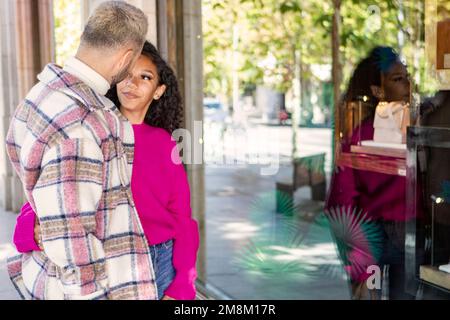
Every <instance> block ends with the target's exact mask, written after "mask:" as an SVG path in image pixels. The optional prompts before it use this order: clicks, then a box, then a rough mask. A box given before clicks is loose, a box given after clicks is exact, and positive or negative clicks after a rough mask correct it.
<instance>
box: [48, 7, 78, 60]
mask: <svg viewBox="0 0 450 320" xmlns="http://www.w3.org/2000/svg"><path fill="white" fill-rule="evenodd" d="M53 15H54V23H55V47H56V63H57V64H59V65H63V64H64V62H65V61H66V60H67V58H69V57H70V56H73V55H74V54H75V53H76V50H77V47H78V44H79V42H80V36H81V8H80V1H79V0H58V1H53Z"/></svg>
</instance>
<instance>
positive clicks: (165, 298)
mask: <svg viewBox="0 0 450 320" xmlns="http://www.w3.org/2000/svg"><path fill="white" fill-rule="evenodd" d="M161 300H175V299H174V298H171V297H169V296H166V295H164V296H163V297H162V299H161Z"/></svg>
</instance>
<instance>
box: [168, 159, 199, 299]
mask: <svg viewBox="0 0 450 320" xmlns="http://www.w3.org/2000/svg"><path fill="white" fill-rule="evenodd" d="M174 166H175V169H174V171H175V172H174V180H173V188H172V196H171V201H170V204H169V208H168V209H169V210H170V211H171V212H172V213H173V214H174V215H175V217H176V220H177V231H176V235H175V239H174V244H173V258H172V262H173V266H174V268H175V271H176V275H175V278H174V280H173V281H172V283H171V284H170V286H169V287H168V288H167V290H166V291H165V294H166V295H167V296H169V297H171V298H174V299H177V300H194V299H195V295H196V289H195V280H196V278H197V270H196V261H197V251H198V247H199V232H198V225H197V222H196V221H195V220H194V219H192V213H191V207H190V191H189V183H188V179H187V175H186V172H185V170H184V167H183V165H182V164H179V165H174Z"/></svg>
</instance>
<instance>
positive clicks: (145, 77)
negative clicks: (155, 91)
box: [142, 76, 152, 80]
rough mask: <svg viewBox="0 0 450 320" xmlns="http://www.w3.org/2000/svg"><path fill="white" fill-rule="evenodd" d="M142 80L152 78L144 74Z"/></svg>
mask: <svg viewBox="0 0 450 320" xmlns="http://www.w3.org/2000/svg"><path fill="white" fill-rule="evenodd" d="M142 80H152V78H151V77H150V76H142Z"/></svg>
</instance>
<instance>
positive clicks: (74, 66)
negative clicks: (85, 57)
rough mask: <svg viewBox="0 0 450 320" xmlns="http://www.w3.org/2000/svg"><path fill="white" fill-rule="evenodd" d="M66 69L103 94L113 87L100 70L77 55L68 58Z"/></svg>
mask: <svg viewBox="0 0 450 320" xmlns="http://www.w3.org/2000/svg"><path fill="white" fill-rule="evenodd" d="M64 70H65V71H66V72H68V73H70V74H72V75H73V76H75V77H77V78H78V79H80V80H81V81H82V82H83V83H84V84H86V85H87V86H89V87H90V88H91V89H93V90H94V91H95V92H97V93H99V94H101V95H103V96H104V95H105V94H106V92H108V90H109V89H110V87H111V85H110V83H109V82H108V81H107V80H106V79H105V78H104V77H103V76H102V75H101V74H100V73H99V72H97V71H96V70H95V69H94V68H92V67H91V66H89V65H88V64H87V63H86V62H84V61H82V60H80V59H79V58H77V57H74V58H70V59H68V60H67V62H66V64H65V66H64Z"/></svg>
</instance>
